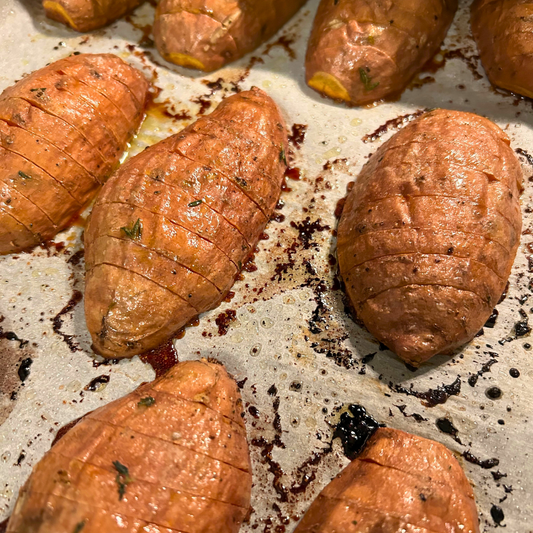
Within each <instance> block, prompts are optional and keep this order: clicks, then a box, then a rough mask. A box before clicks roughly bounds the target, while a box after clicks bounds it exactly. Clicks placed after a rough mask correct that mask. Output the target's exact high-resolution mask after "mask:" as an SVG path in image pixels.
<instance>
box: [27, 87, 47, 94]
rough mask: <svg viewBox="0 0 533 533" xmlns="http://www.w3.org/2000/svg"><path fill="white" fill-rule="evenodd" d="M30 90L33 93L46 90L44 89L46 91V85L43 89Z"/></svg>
mask: <svg viewBox="0 0 533 533" xmlns="http://www.w3.org/2000/svg"><path fill="white" fill-rule="evenodd" d="M30 91H31V92H32V93H36V92H37V91H42V92H44V91H46V87H43V88H42V89H30Z"/></svg>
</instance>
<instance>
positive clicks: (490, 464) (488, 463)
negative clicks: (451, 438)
mask: <svg viewBox="0 0 533 533" xmlns="http://www.w3.org/2000/svg"><path fill="white" fill-rule="evenodd" d="M463 457H464V458H465V460H466V461H468V462H469V463H472V464H473V465H477V466H480V467H481V468H484V469H485V470H490V469H491V468H494V467H495V466H498V465H499V464H500V460H499V459H496V457H493V458H491V459H485V460H481V459H479V458H478V457H476V456H475V455H474V454H473V453H472V452H470V451H466V452H463Z"/></svg>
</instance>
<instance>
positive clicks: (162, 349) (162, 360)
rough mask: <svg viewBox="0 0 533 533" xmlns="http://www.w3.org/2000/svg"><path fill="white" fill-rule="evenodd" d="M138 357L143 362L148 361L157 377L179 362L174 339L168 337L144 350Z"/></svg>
mask: <svg viewBox="0 0 533 533" xmlns="http://www.w3.org/2000/svg"><path fill="white" fill-rule="evenodd" d="M139 357H140V359H141V361H142V362H143V363H148V364H149V365H150V366H151V367H152V368H153V369H154V372H155V375H156V377H158V378H159V377H161V376H163V375H164V374H166V373H167V372H168V371H169V370H170V369H171V368H172V367H173V366H174V365H176V364H177V363H178V362H179V360H178V352H177V351H176V348H175V346H174V339H169V340H168V341H167V342H165V343H163V344H161V345H160V346H158V347H157V348H154V349H153V350H149V351H147V352H144V353H143V354H141V355H140V356H139Z"/></svg>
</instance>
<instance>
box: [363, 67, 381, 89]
mask: <svg viewBox="0 0 533 533" xmlns="http://www.w3.org/2000/svg"><path fill="white" fill-rule="evenodd" d="M359 77H360V78H361V81H362V82H363V85H364V86H365V91H371V90H372V89H375V88H376V87H377V86H378V85H379V81H376V82H375V83H372V78H371V77H370V76H369V75H368V72H367V71H366V69H364V68H363V67H360V68H359Z"/></svg>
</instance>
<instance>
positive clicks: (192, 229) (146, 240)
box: [85, 88, 287, 357]
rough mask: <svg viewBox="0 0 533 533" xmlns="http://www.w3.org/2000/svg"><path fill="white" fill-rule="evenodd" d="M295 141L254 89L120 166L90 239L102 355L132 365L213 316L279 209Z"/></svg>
mask: <svg viewBox="0 0 533 533" xmlns="http://www.w3.org/2000/svg"><path fill="white" fill-rule="evenodd" d="M286 150H287V132H286V126H285V124H284V121H283V119H282V117H281V115H280V113H279V111H278V109H277V107H276V104H275V103H274V102H273V101H272V100H271V99H270V98H269V97H268V96H267V95H266V94H265V93H264V92H263V91H261V90H259V89H257V88H254V89H252V90H251V91H247V92H242V93H239V94H237V95H234V96H231V97H230V98H227V99H226V100H224V101H223V102H222V103H221V104H220V105H219V106H218V107H217V109H216V110H215V111H214V112H213V113H212V114H211V115H209V116H207V117H202V118H200V119H199V120H198V121H196V122H195V123H194V124H192V125H190V126H189V127H188V128H186V129H184V130H183V131H182V132H181V133H179V134H177V135H174V136H172V137H170V138H168V139H166V140H164V141H162V142H160V143H158V144H156V145H154V146H152V147H150V148H149V149H147V150H145V151H144V152H142V153H141V154H139V155H138V156H136V157H134V158H133V159H131V160H130V161H128V162H127V163H126V164H125V165H123V166H122V167H121V168H120V170H119V171H118V172H117V173H116V174H115V175H114V176H113V177H112V178H111V179H110V180H109V181H108V182H107V184H106V185H105V187H104V188H103V189H102V192H101V193H100V195H99V196H98V199H97V201H96V204H95V206H94V209H93V211H92V214H91V217H90V220H89V223H88V227H87V231H86V234H85V261H86V268H87V278H86V291H85V315H86V319H87V326H88V328H89V331H90V332H91V335H92V338H93V343H94V344H93V347H94V349H95V350H96V351H97V352H99V353H101V354H102V355H104V356H107V357H130V356H132V355H135V354H138V353H141V352H143V351H144V350H147V349H151V348H153V347H155V346H157V345H158V344H159V343H161V342H163V341H164V340H166V339H167V338H168V337H170V336H171V335H172V334H173V333H175V332H176V331H177V330H178V329H179V328H181V327H182V326H183V325H185V324H186V323H187V322H188V321H189V320H190V319H192V318H193V317H195V316H196V315H198V314H199V313H202V312H204V311H206V310H208V309H212V308H213V307H216V306H217V305H218V304H219V303H220V302H221V301H222V299H223V298H224V296H225V295H226V293H227V292H228V291H229V289H230V288H231V286H232V285H233V283H234V280H235V276H236V275H237V274H238V273H239V271H240V270H241V268H242V265H243V264H244V262H245V261H246V259H247V258H248V257H249V255H250V254H251V253H252V251H253V249H254V247H255V246H256V244H257V242H258V240H259V236H260V234H261V232H262V231H263V229H264V227H265V225H266V224H267V222H268V220H269V218H270V216H271V214H272V212H273V210H274V207H275V206H276V203H277V201H278V198H279V195H280V192H281V184H282V180H283V175H284V171H285V169H286V159H285V153H286Z"/></svg>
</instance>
